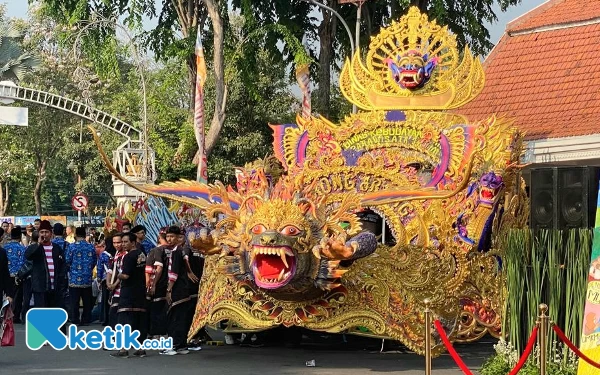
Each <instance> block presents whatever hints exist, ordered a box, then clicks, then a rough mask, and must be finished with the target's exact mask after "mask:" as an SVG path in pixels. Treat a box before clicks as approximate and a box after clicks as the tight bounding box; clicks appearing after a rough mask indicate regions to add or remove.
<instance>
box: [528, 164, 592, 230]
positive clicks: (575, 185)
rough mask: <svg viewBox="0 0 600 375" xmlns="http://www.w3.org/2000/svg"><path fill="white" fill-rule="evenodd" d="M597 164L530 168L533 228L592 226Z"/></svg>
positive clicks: (531, 221) (531, 220)
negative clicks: (595, 165)
mask: <svg viewBox="0 0 600 375" xmlns="http://www.w3.org/2000/svg"><path fill="white" fill-rule="evenodd" d="M598 172H599V169H598V168H597V167H548V168H534V169H532V170H531V184H530V194H531V211H530V217H529V223H530V226H531V228H533V229H570V228H590V227H593V226H594V220H595V213H596V206H597V199H598V177H599V176H598Z"/></svg>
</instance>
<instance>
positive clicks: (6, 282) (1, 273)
mask: <svg viewBox="0 0 600 375" xmlns="http://www.w3.org/2000/svg"><path fill="white" fill-rule="evenodd" d="M14 288H15V284H14V281H13V279H12V278H11V277H10V272H9V271H8V257H7V256H6V251H5V250H4V249H3V248H1V247H0V304H1V303H2V295H3V294H6V297H7V299H8V302H9V303H11V304H12V302H13V300H12V298H13V295H14V290H15V289H14Z"/></svg>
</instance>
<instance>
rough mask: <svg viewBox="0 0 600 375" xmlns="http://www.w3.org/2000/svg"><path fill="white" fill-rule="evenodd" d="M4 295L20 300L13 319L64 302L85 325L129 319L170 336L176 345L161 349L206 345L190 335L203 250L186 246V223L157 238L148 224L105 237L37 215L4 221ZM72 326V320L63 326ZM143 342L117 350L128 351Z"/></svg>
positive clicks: (0, 265)
mask: <svg viewBox="0 0 600 375" xmlns="http://www.w3.org/2000/svg"><path fill="white" fill-rule="evenodd" d="M0 238H1V239H2V241H1V246H2V247H0V296H2V294H5V295H6V296H7V297H8V300H9V302H10V303H11V304H12V305H13V310H14V316H15V318H14V323H17V324H18V323H22V322H25V317H26V314H27V310H28V309H29V308H30V307H31V306H33V307H58V308H63V309H65V310H66V311H67V312H68V315H69V322H70V323H71V324H77V325H80V326H84V325H88V324H90V323H92V322H93V321H95V320H99V321H100V323H102V325H104V326H111V327H112V328H115V326H116V325H117V324H123V325H124V324H128V325H130V326H131V328H132V330H137V331H139V332H140V336H139V338H138V340H139V341H140V344H141V343H142V342H143V341H144V340H145V339H146V338H159V337H170V338H172V340H173V347H172V349H167V350H162V351H161V352H160V354H164V355H176V354H187V353H189V351H190V350H200V349H201V347H200V341H201V339H204V338H205V337H203V336H202V335H205V332H204V331H203V332H201V334H200V335H199V337H197V338H195V339H194V340H191V341H190V342H188V340H187V333H188V331H189V328H190V326H191V323H192V319H193V316H194V311H195V306H196V300H197V297H198V288H199V282H200V278H201V276H202V270H203V267H204V257H203V256H202V254H200V253H199V252H198V251H196V250H194V249H193V248H191V247H189V246H186V241H185V233H184V232H183V230H182V229H181V228H180V227H179V226H171V227H168V228H165V229H164V230H163V231H161V233H160V234H159V238H158V239H157V242H158V246H154V244H153V243H152V242H151V241H149V240H148V239H147V238H146V228H144V227H143V226H141V225H137V226H134V227H133V228H132V227H131V224H130V223H124V224H123V226H122V231H121V232H119V233H115V232H113V233H110V235H108V236H106V238H104V237H103V235H99V234H98V232H97V231H95V230H86V228H84V227H78V228H74V227H72V226H69V227H67V228H65V227H64V226H63V225H62V224H60V223H57V224H54V225H53V226H52V225H51V223H50V222H49V221H47V220H36V221H35V222H34V224H33V225H31V226H27V227H26V228H24V230H23V229H22V228H21V227H19V226H17V227H13V226H12V225H11V224H10V223H7V222H4V223H2V228H0ZM62 329H63V331H64V332H66V325H65V326H63V328H62ZM130 354H131V355H133V356H136V357H144V356H146V352H145V351H144V350H141V349H140V350H136V351H134V352H133V353H130V352H129V351H128V350H125V349H122V350H120V351H117V352H114V353H111V356H114V357H119V358H126V357H129V356H130Z"/></svg>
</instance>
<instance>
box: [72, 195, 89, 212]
mask: <svg viewBox="0 0 600 375" xmlns="http://www.w3.org/2000/svg"><path fill="white" fill-rule="evenodd" d="M88 203H89V199H88V197H87V196H86V195H85V194H82V193H77V194H75V195H74V196H73V198H71V206H72V207H73V209H74V210H75V211H83V210H85V209H86V208H87V206H88Z"/></svg>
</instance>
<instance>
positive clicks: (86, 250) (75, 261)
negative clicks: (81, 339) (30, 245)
mask: <svg viewBox="0 0 600 375" xmlns="http://www.w3.org/2000/svg"><path fill="white" fill-rule="evenodd" d="M96 259H97V258H96V249H95V248H94V245H92V244H91V243H89V242H87V241H86V240H85V228H83V227H79V228H77V229H75V242H74V243H72V244H70V245H69V246H68V248H67V252H66V256H65V262H66V264H67V268H68V270H69V296H70V299H71V300H70V304H69V305H70V307H71V309H72V312H71V313H72V315H71V317H72V319H73V320H72V322H73V323H74V324H81V325H87V324H89V323H91V321H92V316H91V315H92V314H91V312H92V307H93V304H94V298H93V296H92V273H93V270H94V267H95V266H96ZM80 299H81V300H82V302H83V313H82V314H81V318H80V316H79V300H80Z"/></svg>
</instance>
